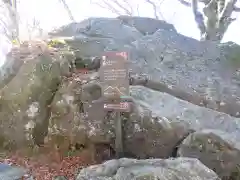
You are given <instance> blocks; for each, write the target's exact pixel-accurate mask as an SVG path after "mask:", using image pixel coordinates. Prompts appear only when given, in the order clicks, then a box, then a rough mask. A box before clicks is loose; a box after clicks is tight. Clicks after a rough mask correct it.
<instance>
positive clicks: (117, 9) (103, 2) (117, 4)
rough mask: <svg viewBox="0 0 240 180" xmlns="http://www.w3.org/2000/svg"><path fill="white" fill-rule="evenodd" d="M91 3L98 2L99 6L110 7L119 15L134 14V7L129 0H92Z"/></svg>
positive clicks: (109, 8)
mask: <svg viewBox="0 0 240 180" xmlns="http://www.w3.org/2000/svg"><path fill="white" fill-rule="evenodd" d="M90 3H91V4H96V5H97V6H99V7H101V8H104V9H108V10H110V11H111V12H112V13H114V14H117V15H123V14H125V15H128V16H133V15H134V10H133V7H132V5H131V4H130V3H129V2H128V1H127V0H122V3H123V4H121V3H120V2H119V1H118V0H111V1H107V0H101V3H100V2H93V1H92V0H90ZM124 4H125V5H124ZM127 7H128V8H129V9H128V8H127ZM122 11H123V12H122Z"/></svg>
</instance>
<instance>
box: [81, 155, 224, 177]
mask: <svg viewBox="0 0 240 180" xmlns="http://www.w3.org/2000/svg"><path fill="white" fill-rule="evenodd" d="M89 179H91V180H113V179H119V180H132V179H137V180H153V179H161V180H175V179H179V180H183V179H184V180H220V179H219V178H218V177H217V175H216V174H215V173H214V172H213V171H212V170H210V169H208V168H207V167H206V166H204V165H203V164H202V163H201V162H200V161H198V160H196V159H191V158H176V159H166V160H163V159H146V160H136V159H125V158H123V159H119V160H110V161H106V162H105V163H103V164H99V165H94V166H90V167H88V168H85V169H82V170H81V171H80V173H79V174H78V176H77V180H89Z"/></svg>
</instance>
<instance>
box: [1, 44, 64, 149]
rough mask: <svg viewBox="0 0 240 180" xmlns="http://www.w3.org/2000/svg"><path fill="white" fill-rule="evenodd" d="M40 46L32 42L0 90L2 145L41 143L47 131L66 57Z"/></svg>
mask: <svg viewBox="0 0 240 180" xmlns="http://www.w3.org/2000/svg"><path fill="white" fill-rule="evenodd" d="M40 44H41V43H40ZM41 46H42V47H41V48H39V47H38V45H36V44H35V45H34V43H33V48H32V51H31V52H30V54H27V55H26V56H24V57H23V59H24V60H25V63H24V64H23V65H22V67H21V68H20V69H19V71H18V73H17V75H16V76H15V77H14V78H13V79H12V80H11V81H10V82H9V83H8V84H7V85H6V86H5V87H4V88H2V89H1V91H0V119H1V120H0V129H1V130H0V132H1V133H0V134H1V139H2V141H1V143H0V144H1V147H5V148H11V149H12V148H14V147H17V146H24V145H27V144H28V145H29V144H32V142H33V141H34V142H35V143H36V144H41V143H43V139H44V136H46V135H47V127H48V118H49V108H48V105H49V104H50V103H51V101H52V98H53V96H54V93H55V91H56V90H57V88H58V85H59V83H60V82H61V76H62V74H61V73H62V71H61V68H62V67H61V62H63V61H65V60H64V59H61V57H60V56H58V55H57V54H54V53H51V52H50V51H48V50H47V49H43V48H45V47H46V46H45V45H44V44H41ZM25 50H26V49H25ZM20 54H21V53H20Z"/></svg>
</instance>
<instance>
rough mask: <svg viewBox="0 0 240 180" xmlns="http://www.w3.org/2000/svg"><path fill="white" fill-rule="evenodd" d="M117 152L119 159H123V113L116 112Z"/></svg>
mask: <svg viewBox="0 0 240 180" xmlns="http://www.w3.org/2000/svg"><path fill="white" fill-rule="evenodd" d="M115 133H116V134H115V136H116V137H115V150H116V156H117V158H122V157H123V156H124V152H123V133H122V119H121V113H120V112H116V117H115Z"/></svg>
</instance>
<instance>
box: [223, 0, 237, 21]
mask: <svg viewBox="0 0 240 180" xmlns="http://www.w3.org/2000/svg"><path fill="white" fill-rule="evenodd" d="M236 3H237V0H230V1H228V2H227V4H226V5H225V7H224V8H223V10H222V13H221V14H220V17H219V22H221V21H223V20H224V19H226V18H229V17H231V14H232V12H233V11H234V7H235V4H236Z"/></svg>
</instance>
